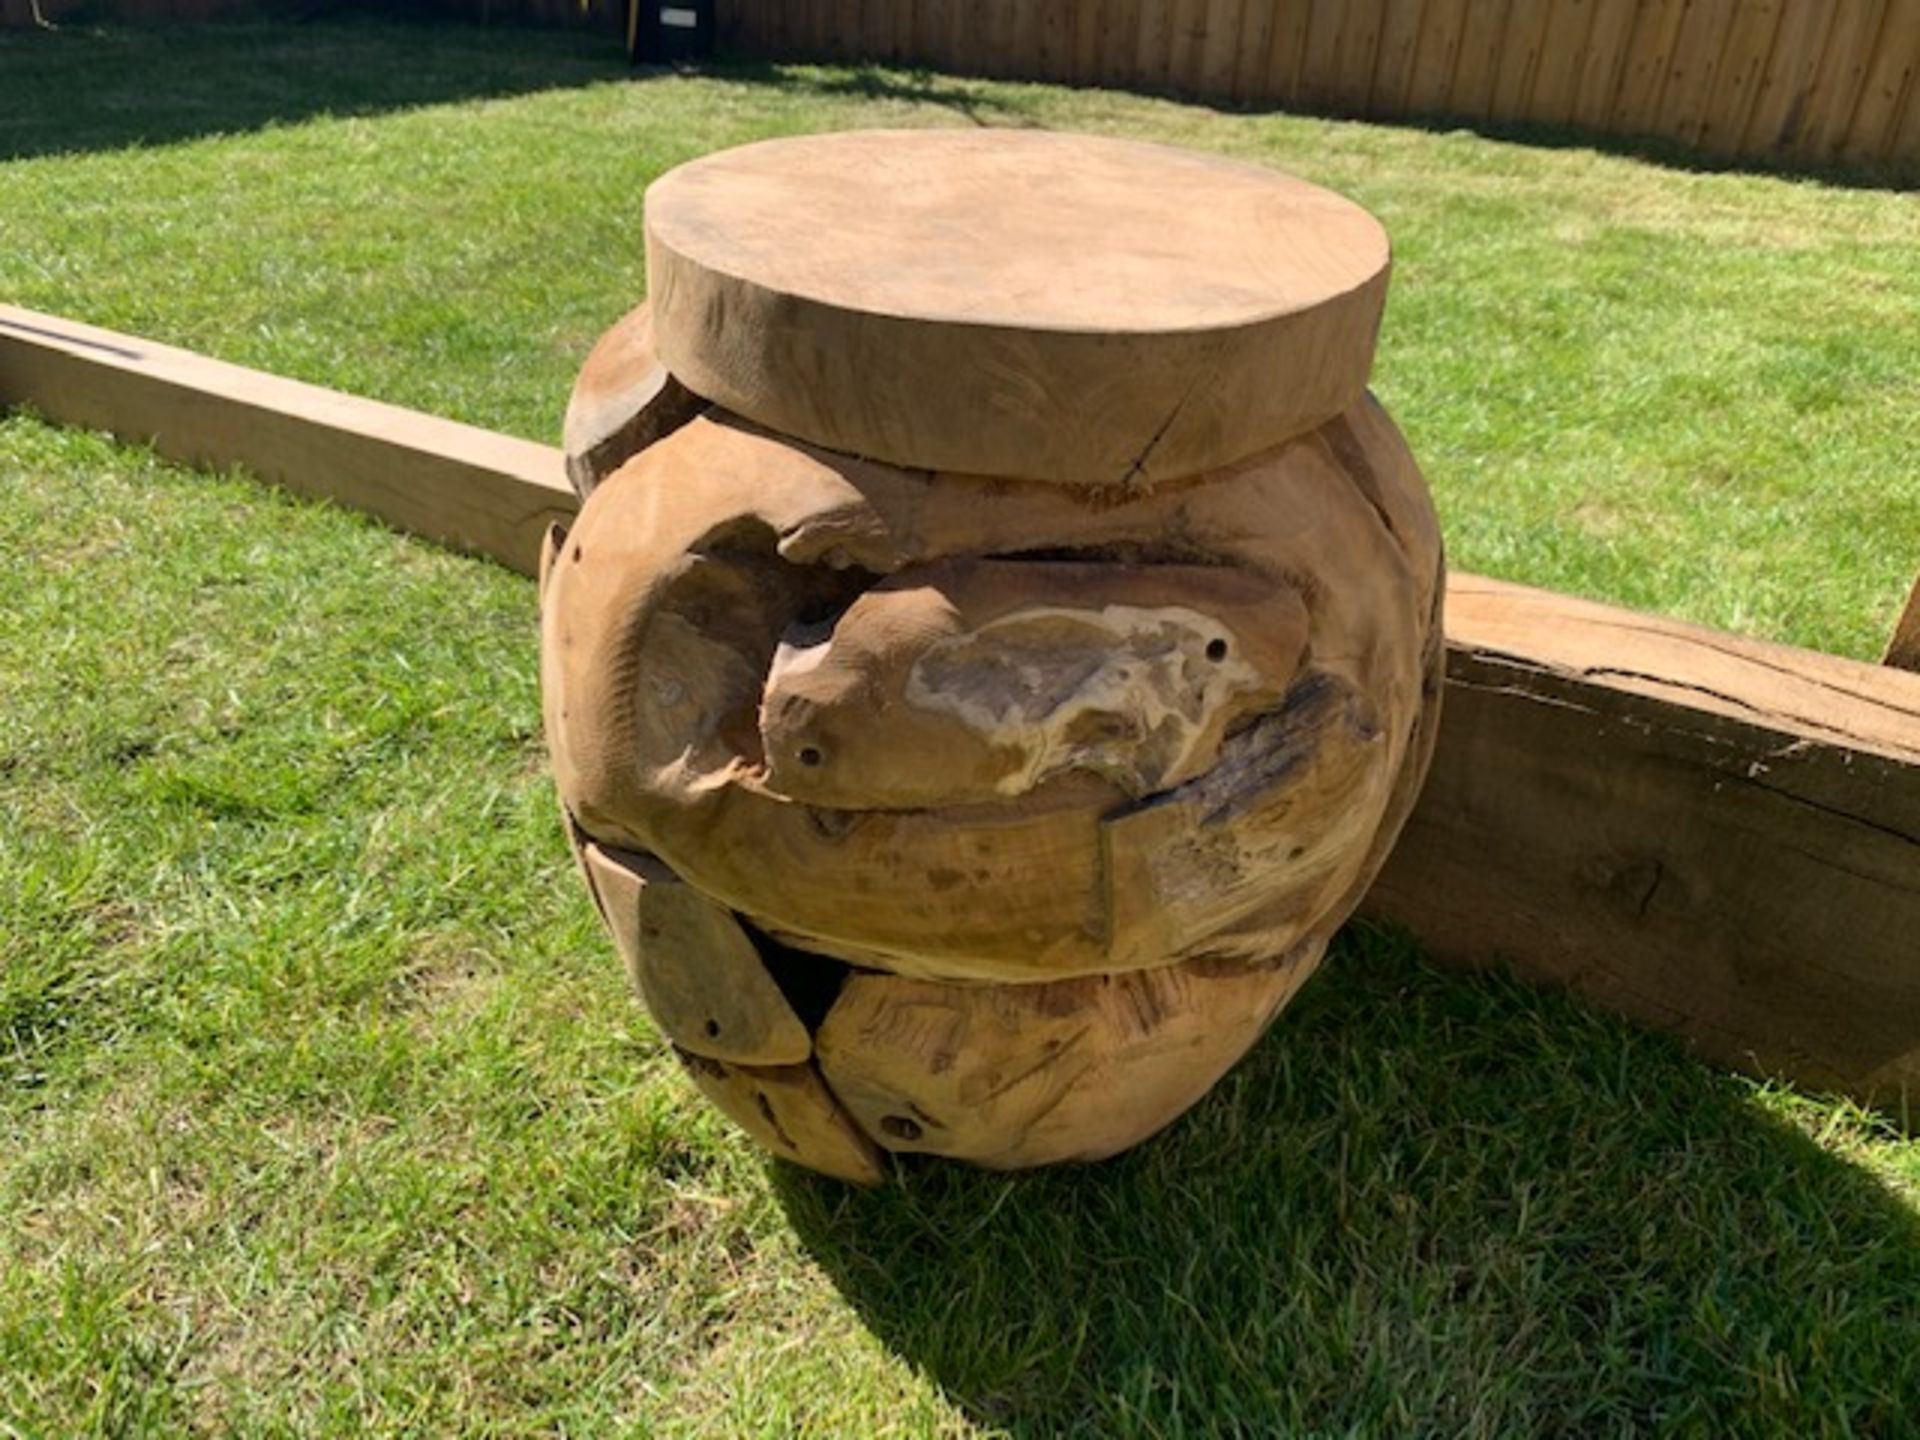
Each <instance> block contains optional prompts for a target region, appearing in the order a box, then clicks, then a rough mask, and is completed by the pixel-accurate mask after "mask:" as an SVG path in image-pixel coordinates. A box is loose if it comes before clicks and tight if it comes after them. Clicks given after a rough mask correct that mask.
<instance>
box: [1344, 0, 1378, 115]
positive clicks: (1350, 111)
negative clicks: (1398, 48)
mask: <svg viewBox="0 0 1920 1440" xmlns="http://www.w3.org/2000/svg"><path fill="white" fill-rule="evenodd" d="M1344 8H1345V10H1346V16H1345V18H1344V20H1343V22H1342V24H1341V27H1340V49H1339V56H1340V59H1339V62H1338V68H1337V69H1336V70H1335V72H1334V76H1333V104H1334V106H1335V107H1336V108H1337V109H1338V110H1339V112H1340V113H1341V114H1343V115H1365V114H1366V113H1367V106H1368V104H1369V102H1370V101H1371V100H1372V98H1373V64H1374V59H1375V57H1376V55H1377V53H1378V51H1379V49H1380V22H1381V21H1382V20H1383V19H1384V18H1385V11H1386V0H1347V4H1346V6H1345V7H1344Z"/></svg>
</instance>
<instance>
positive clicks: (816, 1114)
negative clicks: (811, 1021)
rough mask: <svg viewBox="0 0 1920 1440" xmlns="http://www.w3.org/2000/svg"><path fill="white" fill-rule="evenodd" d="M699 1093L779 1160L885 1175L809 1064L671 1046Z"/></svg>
mask: <svg viewBox="0 0 1920 1440" xmlns="http://www.w3.org/2000/svg"><path fill="white" fill-rule="evenodd" d="M674 1054H675V1055H677V1056H678V1057H679V1059H680V1063H681V1064H682V1065H683V1066H685V1067H686V1071H687V1074H688V1075H689V1076H691V1077H692V1079H693V1083H694V1084H695V1085H697V1086H698V1087H699V1088H700V1093H701V1094H702V1095H705V1096H706V1097H707V1099H709V1100H711V1101H712V1102H713V1103H714V1105H715V1106H717V1107H718V1108H719V1109H720V1111H721V1112H722V1113H724V1114H725V1115H726V1117H727V1118H728V1119H729V1120H731V1121H733V1123H734V1124H736V1125H738V1126H739V1127H740V1128H741V1129H742V1130H744V1131H746V1132H747V1134H749V1135H751V1136H752V1137H753V1138H754V1139H755V1140H757V1141H759V1142H760V1144H761V1145H762V1146H764V1147H765V1148H766V1149H768V1150H771V1151H772V1152H773V1153H774V1154H775V1155H778V1156H779V1157H780V1158H781V1159H783V1160H792V1161H795V1162H796V1163H798V1164H801V1165H805V1166H806V1167H807V1168H808V1169H810V1170H818V1171H819V1172H820V1173H821V1174H823V1175H831V1176H833V1177H834V1178H835V1179H838V1180H848V1181H851V1182H852V1183H854V1184H856V1185H875V1184H878V1183H879V1182H880V1180H881V1179H882V1178H883V1177H884V1175H885V1174H886V1171H885V1169H884V1166H885V1163H886V1162H885V1159H884V1158H883V1157H882V1155H881V1153H880V1149H879V1147H878V1146H876V1145H875V1144H874V1143H873V1142H872V1141H871V1140H869V1139H868V1138H867V1137H866V1136H865V1135H864V1134H863V1133H862V1132H861V1130H860V1128H859V1126H857V1125H855V1124H854V1122H853V1119H852V1117H851V1116H849V1115H848V1114H847V1112H846V1110H845V1109H844V1108H842V1106H841V1104H840V1102H839V1101H838V1100H837V1099H836V1098H835V1097H834V1094H833V1092H832V1091H831V1090H829V1089H828V1088H827V1086H826V1084H825V1082H824V1081H822V1080H821V1078H820V1072H819V1071H818V1070H816V1069H815V1068H814V1067H813V1066H811V1065H733V1064H730V1063H728V1062H727V1061H725V1060H715V1059H713V1058H712V1057H710V1056H707V1055H696V1054H694V1053H693V1052H692V1051H689V1050H679V1049H676V1050H675V1051H674Z"/></svg>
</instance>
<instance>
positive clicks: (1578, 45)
mask: <svg viewBox="0 0 1920 1440" xmlns="http://www.w3.org/2000/svg"><path fill="white" fill-rule="evenodd" d="M1603 3H1604V0H1555V3H1554V4H1553V6H1552V7H1551V11H1550V14H1549V16H1548V19H1547V24H1546V29H1545V32H1544V33H1543V34H1542V35H1541V37H1540V55H1539V58H1538V59H1537V60H1535V62H1534V71H1533V83H1532V84H1531V85H1530V86H1529V87H1528V91H1527V100H1526V103H1525V106H1524V108H1523V109H1522V111H1521V114H1522V115H1524V116H1525V117H1526V118H1527V119H1529V120H1538V121H1542V122H1544V123H1546V124H1550V125H1564V124H1565V123H1566V122H1567V121H1568V120H1569V119H1571V118H1572V116H1573V107H1574V102H1575V101H1576V100H1577V99H1578V98H1579V95H1580V77H1581V76H1582V75H1583V74H1585V73H1586V68H1587V55H1588V52H1589V47H1590V44H1591V38H1592V35H1593V29H1594V25H1595V23H1596V22H1597V21H1598V19H1599V13H1598V12H1599V10H1600V7H1601V5H1602V4H1603Z"/></svg>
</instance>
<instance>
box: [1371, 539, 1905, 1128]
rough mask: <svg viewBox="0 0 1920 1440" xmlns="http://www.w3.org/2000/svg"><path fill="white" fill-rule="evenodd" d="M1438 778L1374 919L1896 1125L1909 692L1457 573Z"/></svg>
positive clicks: (1901, 1055) (1900, 683)
mask: <svg viewBox="0 0 1920 1440" xmlns="http://www.w3.org/2000/svg"><path fill="white" fill-rule="evenodd" d="M1447 603H1448V614H1447V623H1448V645H1449V652H1450V653H1449V657H1448V685H1447V703H1446V711H1445V715H1444V719H1443V721H1442V724H1441V734H1440V746H1439V751H1438V753H1437V755H1436V757H1435V761H1434V766H1433V770H1432V773H1431V776H1430V778H1429V780H1428V783H1427V789H1426V793H1425V794H1424V795H1423V796H1422V797H1421V801H1420V804H1419V806H1418V808H1417V809H1416V810H1415V813H1414V817H1413V819H1412V820H1411V821H1410V822H1409V824H1408V826H1407V828H1406V831H1405V833H1404V835H1403V837H1402V840H1401V843H1400V846H1399V848H1398V849H1397V850H1396V851H1395V853H1394V855H1393V856H1392V858H1391V859H1390V860H1389V862H1388V864H1387V867H1386V870H1385V871H1384V872H1383V873H1382V875H1381V877H1380V879H1379V880H1378V881H1377V882H1376V884H1375V885H1374V888H1373V890H1372V892H1371V893H1370V894H1369V895H1368V897H1367V900H1366V904H1365V910H1366V911H1367V912H1368V913H1371V914H1373V915H1375V916H1379V917H1383V918H1386V919H1390V920H1392V921H1395V922H1397V923H1399V924H1402V925H1404V926H1406V927H1407V928H1408V929H1409V930H1411V931H1412V932H1413V933H1414V934H1416V935H1418V936H1419V937H1420V939H1421V941H1422V943H1423V944H1424V945H1425V946H1426V947H1427V948H1428V949H1429V950H1430V951H1431V952H1433V953H1434V954H1436V955H1440V956H1442V957H1445V958H1447V959H1450V960H1456V961H1462V962H1466V963H1470V964H1485V963H1501V962H1505V963H1509V964H1511V965H1512V966H1513V967H1514V968H1515V969H1516V970H1517V971H1519V972H1520V973H1521V974H1523V975H1525V976H1527V977H1528V978H1530V979H1534V980H1539V981H1547V982H1552V983H1557V984H1564V985H1567V986H1570V987H1571V988H1572V989H1574V990H1575V991H1576V992H1578V993H1579V994H1581V995H1583V996H1585V997H1587V998H1589V999H1592V1000H1594V1001H1595V1002H1597V1003H1599V1004H1601V1005H1603V1006H1605V1007H1607V1008H1609V1009H1613V1010H1617V1011H1620V1012H1622V1013H1624V1014H1626V1015H1629V1016H1631V1017H1633V1018H1635V1019H1637V1020H1641V1021H1643V1022H1645V1023H1647V1024H1649V1025H1653V1026H1656V1027H1658V1028H1661V1029H1665V1030H1671V1031H1675V1032H1677V1033H1679V1034H1681V1035H1683V1036H1685V1037H1686V1038H1687V1039H1688V1040H1690V1041H1692V1042H1693V1043H1694V1044H1695V1045H1696V1046H1697V1048H1698V1049H1699V1051H1700V1052H1701V1053H1702V1054H1704V1055H1707V1056H1709V1057H1711V1058H1713V1059H1715V1060H1719V1061H1722V1062H1724V1063H1727V1064H1730V1065H1735V1066H1739V1067H1742V1068H1748V1069H1759V1070H1762V1071H1765V1072H1769V1073H1776V1074H1781V1075H1786V1076H1789V1077H1791V1078H1793V1079H1795V1080H1798V1081H1801V1082H1803V1083H1806V1084H1811V1085H1815V1086H1820V1087H1824V1088H1831V1089H1835V1090H1838V1091H1842V1092H1844V1093H1847V1094H1850V1095H1854V1096H1858V1097H1860V1098H1862V1099H1867V1100H1872V1101H1876V1102H1878V1103H1881V1104H1883V1105H1886V1106H1888V1107H1889V1108H1890V1109H1893V1110H1894V1111H1895V1112H1896V1113H1902V1107H1903V1106H1904V1105H1905V1104H1907V1103H1908V1099H1909V1097H1911V1096H1913V1095H1914V1094H1915V1093H1916V1092H1920V676H1916V675H1910V674H1906V673H1904V672H1901V671H1899V670H1895V669H1890V668H1886V667H1879V666H1872V665H1865V664H1861V663H1858V662H1854V661H1848V660H1842V659H1838V658H1836V657H1834V656H1830V655H1821V654H1816V653H1813V652H1810V651H1804V650H1795V649H1791V648H1789V647H1786V646H1780V645H1769V644H1766V643H1763V642H1760V641H1754V640H1745V639H1741V638H1739V637H1736V636H1732V635H1725V634H1721V633H1719V632H1716V631H1711V630H1705V629H1701V628H1699V627H1695V626H1689V625H1683V624H1680V623H1678V622H1674V621H1670V620H1663V619H1660V618H1658V617H1654V616H1648V615H1638V614H1634V613H1631V612H1628V611H1623V610H1618V609H1615V608H1613V607H1610V606H1605V605H1596V604H1590V603H1588V602H1585V601H1580V600H1574V599H1570V598H1567V597H1565V596H1558V595H1551V594H1547V593H1545V592H1542V591H1537V590H1528V589H1525V588H1522V587H1519V586H1512V585H1503V584H1500V583H1498V582H1495V581H1489V580H1482V579H1477V578H1475V577H1472V576H1456V577H1455V578H1454V581H1453V583H1452V586H1451V588H1450V590H1449V594H1448V602H1447Z"/></svg>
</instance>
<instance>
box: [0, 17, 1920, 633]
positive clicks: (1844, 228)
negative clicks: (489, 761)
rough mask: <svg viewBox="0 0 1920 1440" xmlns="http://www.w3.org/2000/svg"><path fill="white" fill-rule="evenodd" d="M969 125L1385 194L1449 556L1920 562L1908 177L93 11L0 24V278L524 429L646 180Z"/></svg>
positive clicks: (608, 296) (1656, 592)
mask: <svg viewBox="0 0 1920 1440" xmlns="http://www.w3.org/2000/svg"><path fill="white" fill-rule="evenodd" d="M460 96H473V97H478V98H472V99H466V100H459V99H458V97H460ZM410 97H412V98H417V99H419V100H422V101H438V102H444V103H439V104H426V105H421V106H419V107H417V108H406V106H407V104H408V101H409V98H410ZM969 121H977V122H981V123H989V124H1014V125H1047V126H1056V127H1067V126H1071V127H1077V128H1082V129H1088V130H1097V131H1104V132H1109V133H1115V134H1127V135H1141V136H1151V137H1156V138H1161V139H1166V140H1170V141H1175V142H1178V143H1182V144H1188V145H1194V146H1202V147H1208V148H1212V149H1217V150H1223V151H1227V152H1229V153H1232V154H1236V155H1242V156H1247V157H1251V158H1255V159H1258V160H1262V161H1265V162H1269V163H1272V164H1276V165H1281V166H1285V167H1288V168H1291V169H1294V170H1296V171H1298V172H1300V173H1301V174H1304V175H1306V176H1308V177H1310V178H1312V179H1316V180H1320V181H1323V182H1325V183H1327V184H1330V185H1332V186H1334V187H1336V188H1338V189H1341V190H1344V191H1346V192H1348V193H1350V194H1352V195H1354V196H1355V197H1357V198H1358V199H1360V200H1361V201H1363V202H1365V203H1366V204H1367V205H1369V206H1370V207H1371V208H1372V209H1373V210H1375V211H1376V212H1377V213H1378V214H1379V215H1380V216H1381V218H1382V219H1383V220H1384V221H1385V222H1386V224H1387V226H1388V228H1389V230H1390V231H1391V233H1392V235H1393V238H1394V244H1395V247H1396V254H1397V269H1396V274H1395V279H1394V286H1393V291H1392V295H1391V299H1390V303H1389V308H1388V315H1387V322H1386V327H1385V332H1384V334H1383V337H1382V342H1381V349H1380V358H1379V365H1378V369H1377V373H1376V379H1377V384H1378V388H1379V390H1380V392H1381V394H1382V396H1383V398H1384V399H1385V400H1386V401H1387V403H1388V405H1389V407H1390V408H1391V409H1392V410H1393V412H1394V414H1395V415H1396V417H1397V418H1398V419H1399V421H1400V423H1401V425H1402V426H1403V428H1404V429H1405V430H1406V431H1407V434H1408V437H1409V438H1410V440H1411V441H1412V442H1413V445H1414V448H1415V450H1416V452H1417V453H1418V454H1419V455H1420V456H1421V459H1422V461H1423V464H1424V465H1425V467H1426V470H1427V473H1428V475H1429V477H1430V479H1431V481H1432V483H1433V486H1434V490H1435V493H1436V495H1437V497H1438V499H1439V502H1440V506H1441V510H1442V516H1443V518H1444V520H1445V521H1446V523H1447V528H1448V534H1449V538H1450V542H1451V546H1452V553H1453V556H1454V559H1455V561H1456V563H1457V564H1458V565H1460V567H1461V568H1463V569H1469V570H1476V571H1481V572H1484V573H1489V574H1495V575H1501V576H1505V577H1507V578H1510V579H1516V580H1523V581H1527V582H1530V583H1535V584H1540V585H1546V586H1550V587H1553V588H1556V589H1562V590H1569V591H1573V592H1577V593H1581V594H1589V595H1595V596H1599V597H1602V598H1606V599H1611V600H1616V601H1618V602H1620V603H1623V604H1628V605H1634V606H1640V607H1644V608H1649V609H1657V610H1662V611H1665V612H1668V613H1672V614H1678V615H1683V616H1686V617H1689V618H1693V619H1698V620H1702V621H1705V622H1707V623H1710V624H1714V625H1719V626H1722V627H1725V628H1729V629H1734V630H1739V631H1745V632H1751V633H1755V634H1760V635H1765V636H1769V637H1772V638H1776V639H1782V640H1788V641H1792V642H1795V643H1799V644H1805V645H1812V646H1816V647H1819V648H1823V649H1828V650H1834V651H1837V652H1839V653H1842V654H1848V655H1854V656H1859V657H1862V658H1869V659H1871V658H1876V657H1877V656H1878V653H1879V649H1880V647H1881V646H1882V645H1883V644H1884V642H1885V639H1886V636H1887V634H1888V632H1889V631H1890V629H1891V627H1892V622H1893V618H1894V616H1895V615H1896V614H1897V613H1898V608H1899V604H1900V602H1901V600H1902V599H1903V598H1904V595H1905V593H1906V585H1907V583H1908V582H1909V581H1910V580H1911V579H1912V572H1913V568H1914V563H1915V552H1916V548H1920V547H1917V546H1916V537H1920V479H1916V477H1915V471H1914V464H1913V456H1914V455H1915V454H1916V453H1920V366H1916V365H1915V364H1914V356H1915V355H1916V354H1920V263H1916V262H1915V258H1914V257H1915V252H1916V247H1920V197H1916V196H1915V195H1914V194H1913V193H1910V192H1898V191H1885V190H1869V189H1847V188H1840V187H1836V186H1834V185H1830V184H1823V183H1819V182H1815V181H1810V180H1806V181H1794V180H1788V179H1783V178H1780V177H1777V176H1748V175H1737V174H1708V173H1694V172H1687V171H1680V170H1675V169H1669V168H1662V167H1660V166H1656V165H1652V164H1649V163H1646V162H1645V161H1643V160H1640V159H1635V158H1632V157H1627V156H1619V155H1608V154H1600V153H1596V152H1593V151H1591V150H1581V149H1571V148H1542V147H1529V146H1525V145H1520V144H1514V143H1504V142H1499V141H1492V140H1487V139H1483V138H1481V137H1479V136H1476V135H1471V134H1468V133H1465V132H1454V133H1436V132H1432V131H1426V130H1417V129H1394V128H1389V127H1382V126H1371V125H1357V124H1341V123H1329V122H1323V121H1318V120H1311V119H1302V118H1298V117H1293V116H1287V115H1281V114H1257V115H1240V114H1220V113H1217V112H1215V111H1212V110H1208V109H1205V108H1201V107H1197V106H1188V105H1177V104H1172V103H1169V102H1165V101H1156V100H1149V99H1141V98H1137V97H1131V96H1124V95H1117V94H1110V93H1102V92H1073V91H1069V90H1064V89H1058V88H1052V87H1041V86H1018V85H1006V84H985V83H971V82H965V81H958V80H950V79H945V78H941V77H929V76H915V75H908V74H903V73H895V72H884V71H882V72H852V71H846V70H821V69H808V68H800V69H793V70H772V69H760V70H739V71H734V72H727V73H724V74H723V75H721V76H720V77H718V78H709V79H696V78H674V77H653V78H647V79H642V80H638V81H634V80H629V79H628V78H627V72H626V70H625V67H624V65H623V64H622V63H621V62H620V60H619V57H618V55H617V54H616V53H615V50H614V48H613V47H612V46H611V45H610V44H609V43H608V42H606V41H604V40H602V39H597V38H594V37H587V36H568V35H554V34H541V33H539V32H526V31H519V32H516V31H510V30H502V31H495V32H493V33H491V34H489V33H486V32H480V31H472V30H467V31H463V30H460V29H457V28H407V27H390V28H380V27H369V26H331V25H309V26H280V27H274V26H267V27H260V28H247V27H231V28H224V29H214V30H204V31H196V30H191V29H189V30H185V31H176V32H171V33H170V32H167V31H157V32H134V31H122V32H109V33H107V34H104V35H102V34H95V33H90V32H81V33H70V34H62V35H57V36H51V37H42V36H26V37H24V38H15V39H10V40H8V41H7V42H6V43H5V45H4V46H0V153H13V154H16V155H19V156H22V157H23V158H22V159H20V160H18V161H17V162H15V163H11V164H6V165H5V166H4V169H3V170H0V176H3V177H4V178H3V179H0V186H3V187H4V203H0V296H5V297H6V298H8V299H10V300H12V301H14V302H15V303H17V304H24V305H29V306H34V307H37V308H41V309H46V310H52V311H55V312H59V313H64V314H70V315H72V316H74V317H75V318H78V319H83V320H90V321H93V322H95V323H98V324H103V325H108V326H112V327H114V328H118V329H124V330H129V331H132V332H133V333H136V334H142V335H149V336H152V337H154V338H156V339H162V340H167V341H171V342H174V343H178V344H183V345H187V346H190V347H194V348H198V349H202V350H207V351H210V352H212V353H215V354H218V355H220V356H222V357H224V358H228V359H233V360H237V361H241V362H244V363H247V364H251V365H258V366H261V367H263V368H265V369H269V370H274V371H279V372H282V373H286V374H292V375H297V376H299V377H301V378H303V379H309V380H314V381H318V382H321V383H324V384H328V385H333V386H337V387H339V388H342V389H346V390H351V391H357V392H360V393H365V394H370V395H375V396H377V397H379V398H381V399H387V400H393V401H396V402H398V403H401V404H405V405H412V406H416V407H418V408H421V409H426V410H431V411H435V412H437V413H442V414H450V415H454V416H456V417H458V418H460V419H463V420H469V421H472V422H474V423H476V424H481V425H486V426H490V427H493V428H496V429H504V430H510V431H513V432H515V433H518V434H522V435H528V436H532V437H534V438H538V439H548V438H552V437H553V436H554V435H555V433H556V431H557V429H558V417H559V415H560V413H561V410H562V408H563V406H564V403H565V398H566V393H567V389H568V385H569V383H570V380H571V377H572V374H573V372H574V370H575V369H576V368H577V367H578V364H579V360H580V357H581V355H582V354H583V353H584V351H585V349H586V347H587V346H588V345H589V344H591V342H592V340H593V338H594V337H595V336H596V335H598V333H599V332H600V331H601V330H603V329H604V328H605V327H606V326H607V325H608V324H610V323H611V322H612V321H613V320H614V319H615V318H616V317H617V316H618V315H619V314H620V313H622V312H623V311H624V310H625V309H626V308H627V307H629V306H630V305H631V304H632V303H634V301H635V300H636V299H637V298H638V297H639V295H640V294H641V291H642V285H643V274H642V255H641V242H640V234H641V231H640V218H641V192H642V191H643V189H644V188H645V186H646V183H647V181H648V180H649V179H650V178H651V177H652V176H654V175H656V174H658V173H659V172H660V171H661V170H662V169H664V168H666V167H667V166H669V165H672V164H674V163H676V162H678V161H681V160H684V159H687V158H689V157H691V156H693V155H696V154H699V153H702V152H703V151H706V150H710V149H714V148H717V147H720V146H724V145H729V144H734V143H737V142H741V141H746V140H751V139H755V138H759V137H762V136H767V135H774V134H782V133H788V132H793V131H803V130H818V129H829V128H836V127H845V126H872V125H929V124H966V123H968V122H969ZM229 129H231V130H234V131H237V132H241V133H235V134H224V133H221V132H223V131H226V130H229ZM140 141H153V142H164V143H148V144H137V143H135V142H140ZM61 147H70V148H73V149H77V150H79V151H83V152H85V153H78V154H69V155H60V154H55V153H49V152H53V151H56V150H58V149H59V148H61Z"/></svg>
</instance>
